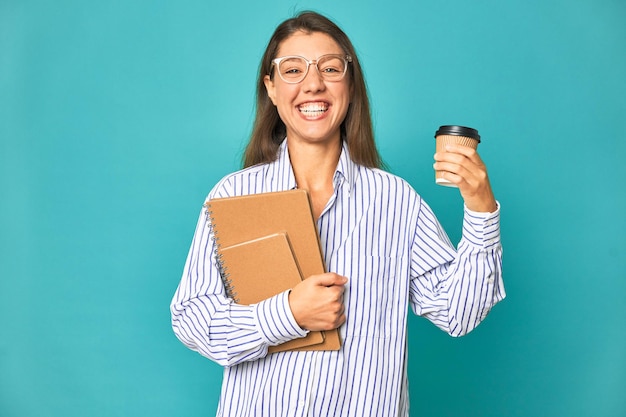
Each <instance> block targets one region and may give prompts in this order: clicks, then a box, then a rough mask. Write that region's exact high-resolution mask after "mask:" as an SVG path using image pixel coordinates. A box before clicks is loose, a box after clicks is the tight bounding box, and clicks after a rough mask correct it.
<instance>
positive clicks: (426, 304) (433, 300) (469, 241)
mask: <svg viewBox="0 0 626 417" xmlns="http://www.w3.org/2000/svg"><path fill="white" fill-rule="evenodd" d="M499 219H500V209H499V206H498V208H497V210H496V211H495V212H494V213H476V212H472V211H470V210H469V209H467V207H466V209H465V216H464V220H463V237H462V239H461V242H460V243H459V246H458V251H456V252H455V251H454V249H452V247H451V246H448V248H446V245H448V244H449V241H447V237H445V234H444V233H443V231H442V229H441V228H440V226H439V223H438V222H437V220H436V218H435V217H434V215H433V214H432V212H431V211H430V209H429V208H428V207H427V206H425V205H424V206H423V208H422V210H421V211H420V218H419V220H418V231H417V234H416V239H415V242H414V245H413V247H414V249H413V259H412V264H411V265H412V274H413V277H414V278H413V279H412V280H411V304H412V308H413V311H414V312H415V313H416V314H418V315H422V316H425V317H426V318H428V319H429V320H430V321H432V322H433V323H434V324H435V325H437V327H439V328H440V329H442V330H444V331H446V332H447V333H448V334H450V335H452V336H463V335H465V334H467V333H469V332H470V331H472V330H473V329H474V328H476V326H478V324H479V323H480V322H481V321H482V320H483V319H484V318H485V317H486V316H487V314H488V313H489V311H490V310H491V308H492V307H493V306H494V305H495V304H496V303H498V302H499V301H500V300H502V299H504V297H505V295H506V294H505V291H504V285H503V282H502V246H501V244H500V225H499ZM422 253H429V254H430V255H429V256H430V258H429V259H424V258H425V255H420V254H422ZM440 259H445V261H442V262H440V263H439V264H438V265H436V266H433V265H434V264H436V262H438V261H439V260H440Z"/></svg>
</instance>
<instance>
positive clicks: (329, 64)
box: [318, 57, 345, 75]
mask: <svg viewBox="0 0 626 417" xmlns="http://www.w3.org/2000/svg"><path fill="white" fill-rule="evenodd" d="M344 66H345V65H344V62H343V61H342V60H341V58H337V57H327V58H325V59H323V60H321V62H320V63H318V68H319V69H320V72H323V73H325V74H329V75H336V74H342V73H343V70H344Z"/></svg>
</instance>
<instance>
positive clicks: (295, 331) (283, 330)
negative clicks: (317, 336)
mask: <svg viewBox="0 0 626 417" xmlns="http://www.w3.org/2000/svg"><path fill="white" fill-rule="evenodd" d="M253 313H254V317H255V320H256V324H257V328H258V329H259V333H260V334H261V336H262V337H263V338H264V339H265V341H266V343H267V344H268V345H270V346H274V345H278V344H281V343H284V342H287V341H289V340H292V339H297V338H300V337H304V336H306V335H307V333H308V331H306V330H304V329H302V328H301V327H300V326H299V325H298V323H297V322H296V319H295V318H294V316H293V313H292V312H291V308H290V307H289V291H284V292H282V293H280V294H278V295H275V296H274V297H271V298H268V299H267V300H263V301H261V302H260V303H257V304H254V305H253Z"/></svg>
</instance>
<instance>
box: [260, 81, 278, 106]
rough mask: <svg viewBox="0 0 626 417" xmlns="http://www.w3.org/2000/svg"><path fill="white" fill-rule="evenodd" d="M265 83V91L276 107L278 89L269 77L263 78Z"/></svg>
mask: <svg viewBox="0 0 626 417" xmlns="http://www.w3.org/2000/svg"><path fill="white" fill-rule="evenodd" d="M263 83H265V90H266V91H267V96H268V97H269V98H270V100H272V103H273V104H274V106H275V105H276V100H275V98H276V87H275V86H274V81H272V80H271V79H270V76H269V75H266V76H265V77H263Z"/></svg>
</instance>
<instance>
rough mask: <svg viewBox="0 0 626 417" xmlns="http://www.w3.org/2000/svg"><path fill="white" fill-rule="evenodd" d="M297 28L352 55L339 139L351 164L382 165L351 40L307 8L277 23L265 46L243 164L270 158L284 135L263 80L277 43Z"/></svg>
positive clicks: (268, 71) (365, 92)
mask: <svg viewBox="0 0 626 417" xmlns="http://www.w3.org/2000/svg"><path fill="white" fill-rule="evenodd" d="M298 31H303V32H305V33H313V32H320V33H325V34H327V35H329V36H330V37H331V38H333V39H334V41H335V42H337V44H338V45H339V46H340V47H341V48H342V49H343V51H344V53H346V54H347V55H350V56H351V57H352V63H351V64H349V65H348V74H349V82H350V83H351V84H352V86H351V97H350V106H349V107H348V112H347V113H346V117H345V119H344V121H343V123H342V124H341V135H342V138H343V140H344V141H347V143H348V149H350V156H351V158H352V160H353V161H354V162H355V163H357V164H360V165H363V166H366V167H371V168H380V167H382V165H383V164H382V160H381V158H380V155H379V153H378V150H377V149H376V144H375V142H374V129H373V127H372V117H371V115H370V105H369V98H368V95H367V87H366V86H365V79H364V78H363V73H362V71H361V65H360V64H359V60H358V58H357V55H356V52H355V50H354V47H353V46H352V42H350V39H348V36H347V35H346V34H345V33H344V32H343V31H342V30H341V29H340V28H339V27H338V26H337V25H336V24H335V23H333V22H332V21H330V20H329V19H328V18H326V17H324V16H322V15H320V14H318V13H315V12H310V11H307V12H302V13H300V14H298V15H297V16H295V17H293V18H291V19H287V20H285V21H284V22H283V23H281V24H280V25H279V26H278V27H277V28H276V30H275V31H274V34H273V35H272V37H271V39H270V41H269V43H268V45H267V48H266V49H265V54H264V55H263V58H262V59H261V65H260V67H259V78H258V80H257V90H256V118H255V121H254V127H253V128H252V134H251V136H250V141H249V142H248V146H247V147H246V150H245V153H244V157H243V165H244V167H249V166H252V165H256V164H260V163H267V162H272V161H274V160H275V159H276V156H277V151H278V148H279V146H280V144H281V142H282V141H283V139H285V135H286V134H287V132H286V127H285V124H284V123H283V121H282V120H281V119H280V117H279V115H278V111H277V110H276V107H275V106H274V104H273V103H272V101H271V100H270V98H269V97H268V95H267V90H266V89H265V83H264V82H263V79H264V78H265V76H266V75H270V77H271V76H272V75H273V74H272V73H271V72H272V59H274V58H276V54H277V52H278V49H279V47H280V44H281V42H283V41H284V40H285V39H287V38H288V37H290V36H291V35H293V34H294V33H295V32H298Z"/></svg>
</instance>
